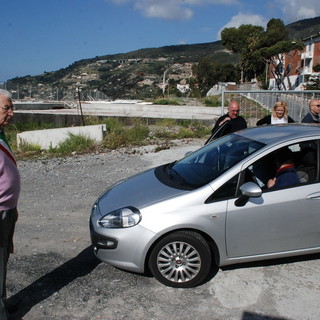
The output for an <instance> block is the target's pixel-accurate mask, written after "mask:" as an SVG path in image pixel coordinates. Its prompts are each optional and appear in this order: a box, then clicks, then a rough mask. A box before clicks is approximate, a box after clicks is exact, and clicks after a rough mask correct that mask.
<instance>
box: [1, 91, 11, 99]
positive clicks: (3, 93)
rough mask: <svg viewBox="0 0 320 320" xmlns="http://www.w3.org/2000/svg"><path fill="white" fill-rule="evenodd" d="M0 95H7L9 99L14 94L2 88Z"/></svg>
mask: <svg viewBox="0 0 320 320" xmlns="http://www.w3.org/2000/svg"><path fill="white" fill-rule="evenodd" d="M0 95H2V96H5V97H7V98H9V99H11V98H12V94H11V92H10V91H8V90H4V89H0Z"/></svg>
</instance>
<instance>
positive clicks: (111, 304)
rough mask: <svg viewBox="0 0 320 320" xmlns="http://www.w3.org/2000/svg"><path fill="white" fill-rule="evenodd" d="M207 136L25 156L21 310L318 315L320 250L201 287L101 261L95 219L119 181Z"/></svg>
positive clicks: (12, 290) (78, 316) (51, 314)
mask: <svg viewBox="0 0 320 320" xmlns="http://www.w3.org/2000/svg"><path fill="white" fill-rule="evenodd" d="M203 142H204V141H202V140H184V141H179V142H177V141H176V142H174V143H173V146H172V147H171V148H170V149H169V150H163V151H161V152H157V153H155V152H154V148H155V147H154V146H147V147H143V148H135V149H122V150H117V151H113V152H107V153H100V154H94V155H93V154H91V155H82V156H74V157H69V158H65V159H41V160H28V161H19V163H18V165H19V169H20V172H21V177H22V194H21V198H20V203H19V213H20V217H19V221H18V224H17V228H16V233H15V247H16V253H15V254H14V255H12V257H11V259H10V261H9V270H8V295H9V297H10V298H9V301H10V302H18V303H19V305H20V310H19V312H18V314H17V315H18V316H20V317H23V319H25V320H31V319H32V320H33V319H34V320H47V319H59V320H64V319H75V320H92V319H107V320H109V319H110V320H113V319H115V320H117V319H155V320H156V319H157V320H164V319H171V318H175V319H178V320H179V319H231V320H232V319H241V320H249V319H250V320H251V319H257V320H271V319H273V320H277V319H278V320H280V319H282V320H283V319H310V320H313V319H319V311H318V310H319V309H318V304H319V301H320V290H319V283H320V275H319V272H318V267H319V255H313V256H308V257H304V258H295V259H287V260H284V261H276V262H275V261H272V262H270V263H264V264H263V263H260V264H251V265H249V266H248V265H246V266H237V267H233V268H227V269H224V270H223V271H222V270H219V271H218V273H217V274H216V276H215V277H214V278H213V279H212V280H211V281H209V282H208V283H206V284H204V285H202V286H200V287H197V288H193V289H187V290H186V289H173V288H168V287H165V286H163V285H161V284H160V283H158V282H157V281H156V280H155V279H153V278H152V277H148V276H143V275H137V274H133V273H129V272H125V271H121V270H118V269H116V268H114V267H111V266H109V265H107V264H104V263H100V262H99V261H98V260H97V259H96V258H95V257H94V255H93V253H92V249H91V247H90V237H89V228H88V220H89V215H90V210H91V206H92V204H93V202H94V201H95V200H96V198H97V197H98V196H99V195H100V194H101V193H102V192H103V191H104V190H105V189H106V188H107V187H108V186H110V185H111V184H113V183H114V182H116V181H118V180H120V179H122V178H125V177H128V176H130V175H132V174H135V173H138V172H141V171H143V170H145V169H147V168H150V167H154V166H156V165H158V164H163V163H166V162H170V161H173V160H176V159H179V158H181V157H182V156H183V155H184V154H185V152H187V151H191V150H195V149H196V148H198V147H199V146H201V145H203Z"/></svg>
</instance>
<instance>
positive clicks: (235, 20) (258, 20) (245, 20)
mask: <svg viewBox="0 0 320 320" xmlns="http://www.w3.org/2000/svg"><path fill="white" fill-rule="evenodd" d="M267 23H268V20H266V19H265V18H264V17H262V16H260V15H257V14H244V13H239V14H237V15H236V16H233V17H232V18H231V20H230V21H229V22H228V23H227V24H226V25H224V26H223V27H222V28H221V29H220V30H219V32H218V34H217V39H221V31H222V30H223V29H224V28H232V27H235V28H238V27H240V26H241V25H242V24H252V25H254V26H262V27H266V25H267Z"/></svg>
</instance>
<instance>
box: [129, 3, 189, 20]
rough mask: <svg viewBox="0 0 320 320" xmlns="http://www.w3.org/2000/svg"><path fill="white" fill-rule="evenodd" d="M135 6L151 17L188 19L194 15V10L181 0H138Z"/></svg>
mask: <svg viewBox="0 0 320 320" xmlns="http://www.w3.org/2000/svg"><path fill="white" fill-rule="evenodd" d="M135 8H136V9H138V10H139V11H141V12H142V13H143V15H144V16H146V17H149V18H160V19H167V20H188V19H190V18H192V16H193V11H192V10H191V9H190V8H188V7H186V6H184V5H183V3H181V1H171V0H162V1H159V0H138V1H136V4H135Z"/></svg>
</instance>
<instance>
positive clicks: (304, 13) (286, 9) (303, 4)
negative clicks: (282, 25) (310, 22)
mask: <svg viewBox="0 0 320 320" xmlns="http://www.w3.org/2000/svg"><path fill="white" fill-rule="evenodd" d="M278 3H280V6H281V7H282V9H281V10H282V12H283V15H284V19H283V20H284V21H285V22H286V23H290V22H294V21H297V20H302V19H308V18H314V17H318V16H320V1H319V0H308V1H301V0H280V2H278Z"/></svg>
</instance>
